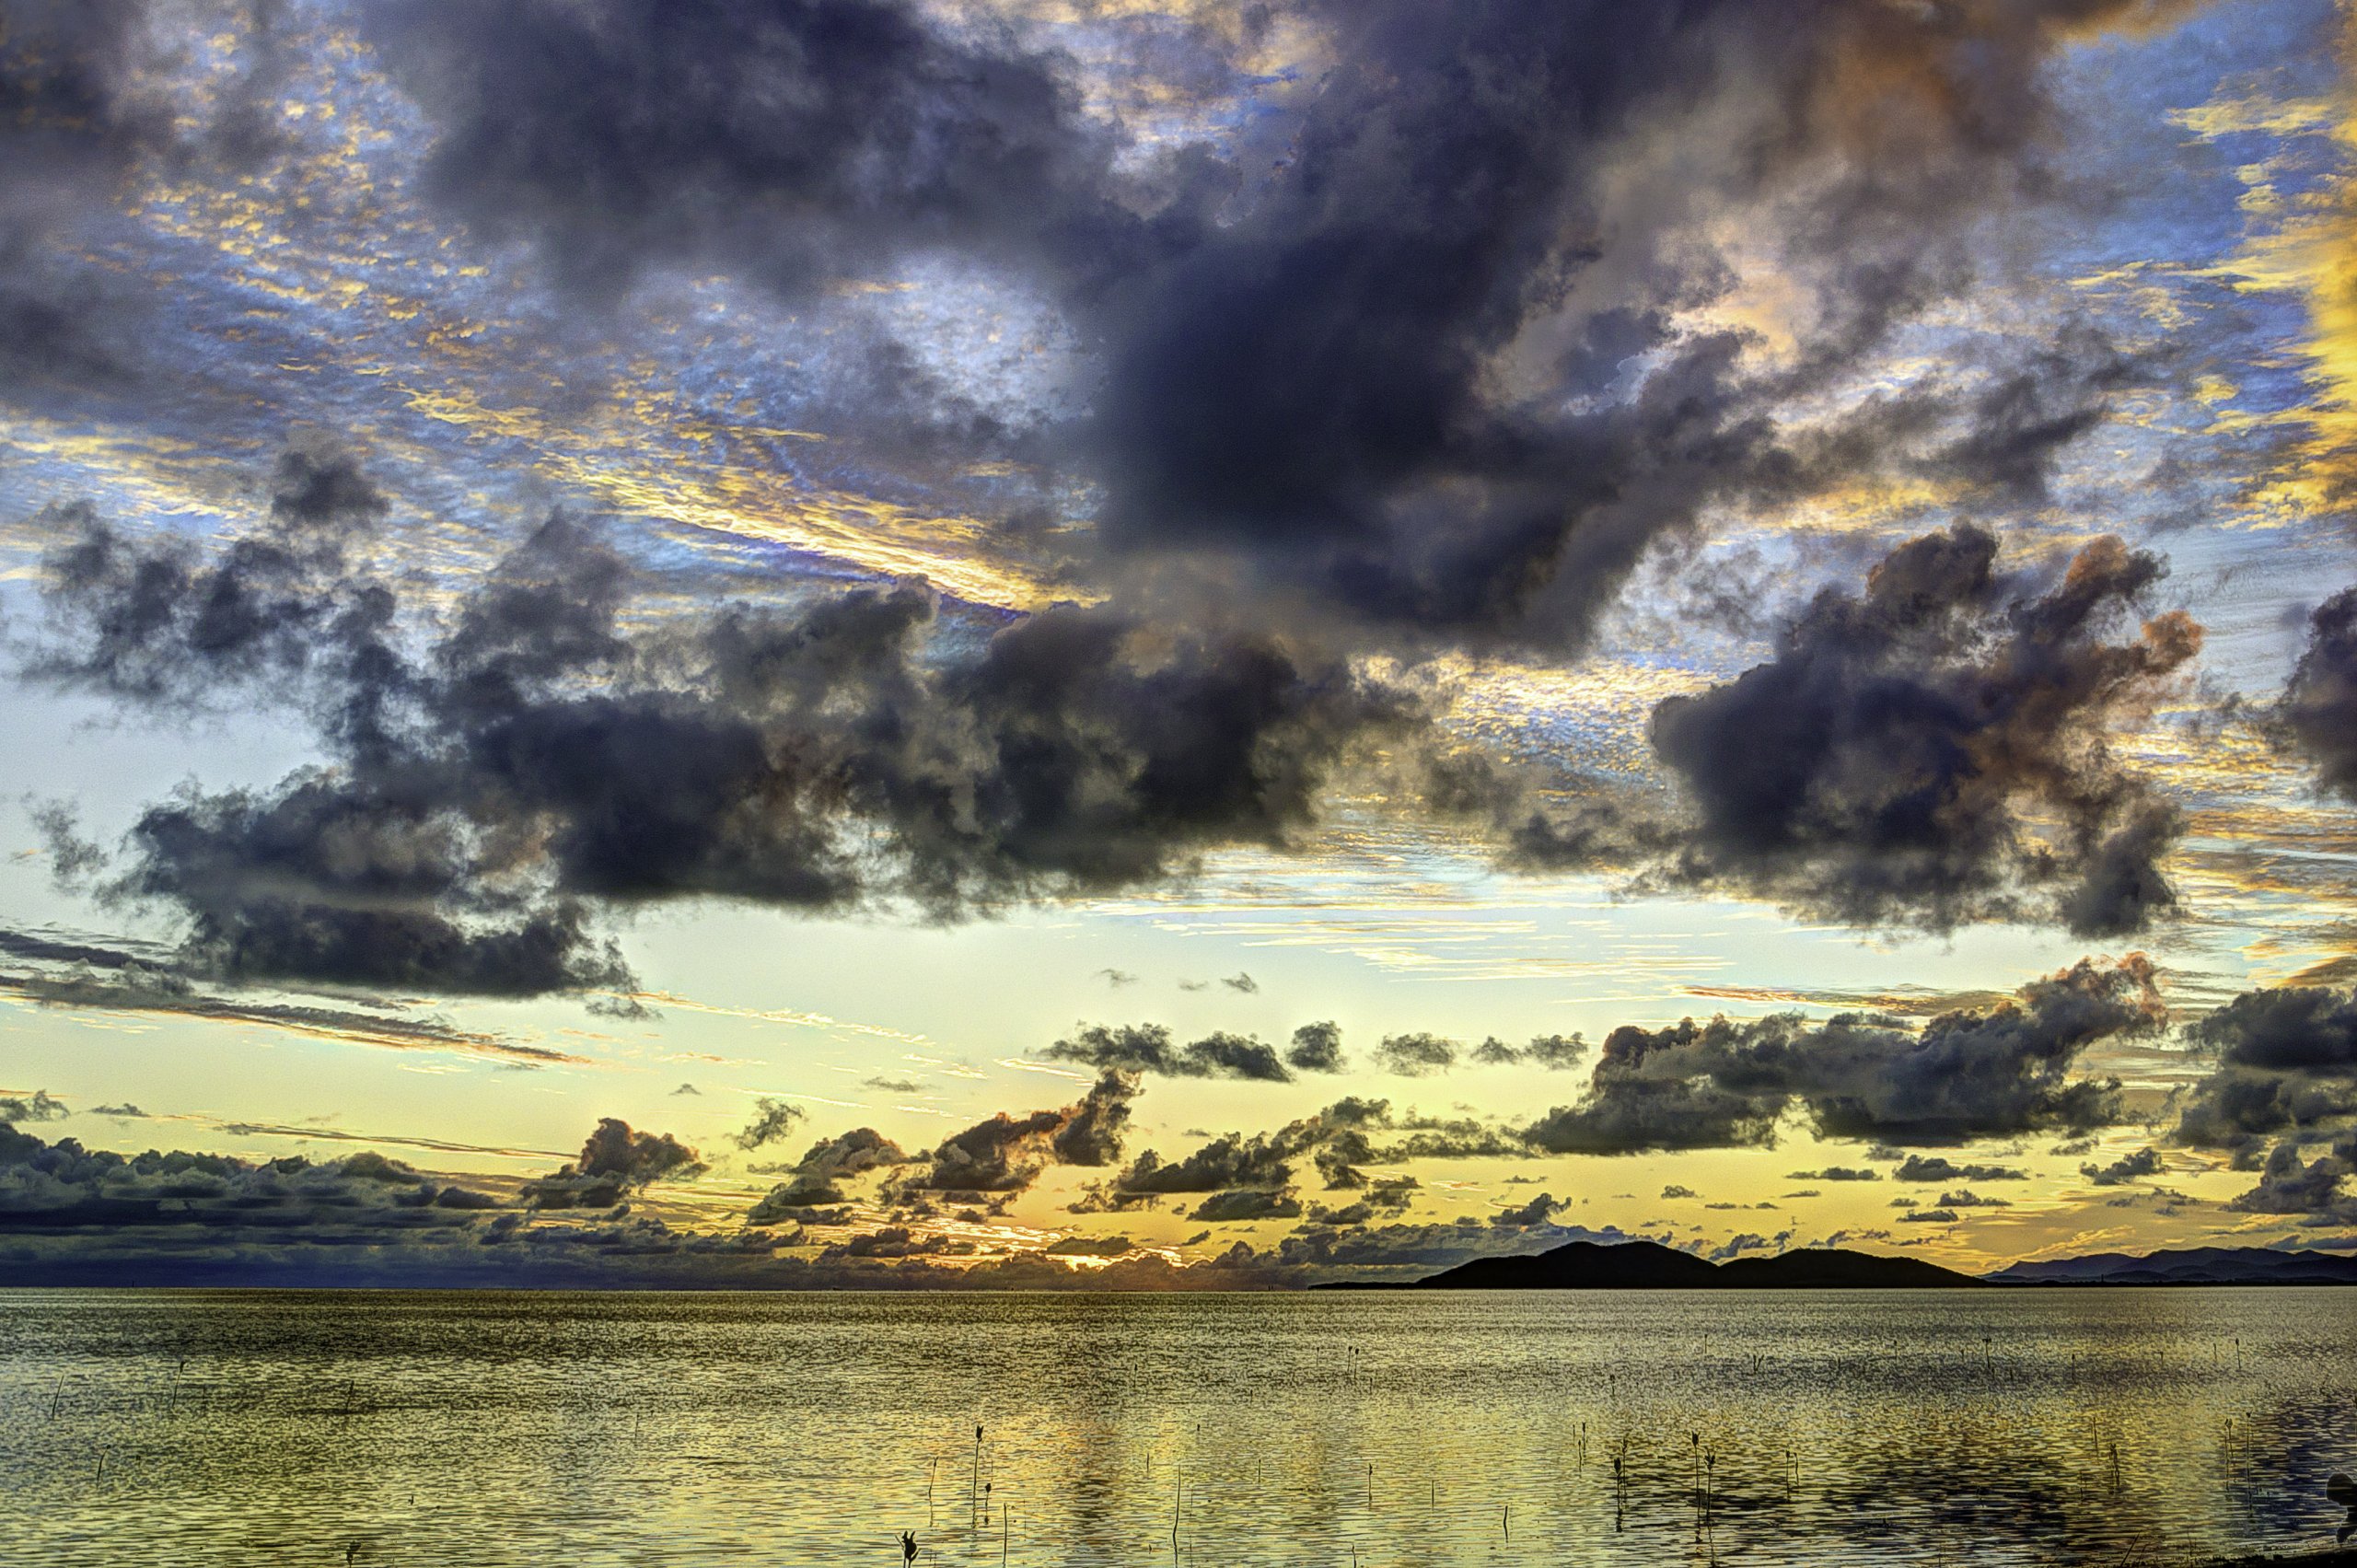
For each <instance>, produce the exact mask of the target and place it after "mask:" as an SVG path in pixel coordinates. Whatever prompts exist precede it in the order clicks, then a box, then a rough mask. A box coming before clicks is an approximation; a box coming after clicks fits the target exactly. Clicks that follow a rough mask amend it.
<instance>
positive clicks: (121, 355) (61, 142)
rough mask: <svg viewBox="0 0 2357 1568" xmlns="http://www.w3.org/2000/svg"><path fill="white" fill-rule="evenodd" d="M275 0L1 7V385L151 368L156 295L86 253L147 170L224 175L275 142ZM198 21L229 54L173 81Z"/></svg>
mask: <svg viewBox="0 0 2357 1568" xmlns="http://www.w3.org/2000/svg"><path fill="white" fill-rule="evenodd" d="M278 12H279V6H278V4H277V3H276V0H219V3H215V4H210V5H205V6H202V7H201V8H199V9H197V10H196V11H195V13H194V14H193V15H191V14H190V13H189V11H188V10H187V9H186V8H184V7H181V6H165V5H161V4H157V3H154V0H8V4H7V5H6V7H5V11H0V399H5V400H6V401H9V402H12V403H19V404H21V403H28V402H34V401H41V400H43V399H46V398H48V397H51V396H53V395H56V394H61V393H62V394H64V395H66V396H69V397H70V396H72V395H74V394H77V393H82V392H87V391H89V390H92V389H135V388H137V387H138V385H139V383H140V382H141V380H142V378H143V377H146V378H151V379H152V378H154V377H155V374H156V366H155V364H154V363H153V361H152V360H151V359H150V358H149V357H148V355H147V354H146V353H145V342H144V337H143V331H142V330H143V329H144V328H145V327H147V326H148V325H149V324H150V322H151V317H150V314H149V312H150V310H151V308H152V304H153V298H154V296H153V294H152V291H149V290H146V289H143V288H141V287H139V286H136V285H134V284H132V283H130V282H128V281H126V280H125V279H124V278H122V276H120V275H118V274H117V273H116V272H115V271H114V269H111V268H109V267H106V266H103V265H94V264H90V263H89V262H88V261H86V260H85V255H86V248H95V246H96V245H97V244H98V243H99V236H100V235H101V234H102V233H103V231H104V228H105V226H106V225H107V223H108V221H109V220H110V219H112V218H113V217H115V216H116V215H117V211H118V203H121V202H122V201H123V200H124V199H125V198H126V197H127V196H129V195H130V194H131V193H132V192H134V191H135V190H136V189H137V187H138V185H139V184H140V182H141V180H142V179H143V178H153V177H157V176H162V177H167V178H172V179H178V180H191V181H200V180H202V181H216V182H226V181H229V180H238V179H239V178H241V177H244V176H247V175H250V174H252V173H255V172H257V171H259V170H260V169H261V168H262V167H263V166H264V164H265V163H266V162H267V160H268V159H269V158H270V157H273V155H275V154H276V153H277V152H279V151H280V150H281V148H282V147H283V145H284V138H283V137H282V136H280V135H279V134H277V130H278V127H280V126H283V125H284V116H283V114H282V113H281V112H280V104H281V102H282V100H283V97H284V95H283V93H282V92H281V91H280V88H281V87H283V86H284V66H285V56H284V52H283V50H282V49H281V47H280V38H279V34H278V20H279V17H278ZM189 27H201V28H203V29H205V32H206V34H207V35H208V38H209V41H211V42H212V43H213V44H214V46H215V48H217V49H219V50H220V56H219V62H220V64H222V65H224V66H226V69H223V70H216V71H215V72H213V73H211V74H210V79H209V80H208V82H207V83H206V87H207V88H208V91H207V92H206V93H204V94H203V101H202V102H192V100H191V99H189V98H188V97H187V96H186V95H185V94H180V93H176V92H175V91H174V90H173V88H174V86H175V84H174V82H173V81H172V79H171V78H172V77H173V75H174V74H175V73H176V72H180V71H183V70H184V68H185V65H186V64H187V51H185V50H184V49H182V48H178V47H175V46H174V44H173V42H172V33H173V31H174V29H176V28H178V29H186V28H189Z"/></svg>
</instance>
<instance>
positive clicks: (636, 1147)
mask: <svg viewBox="0 0 2357 1568" xmlns="http://www.w3.org/2000/svg"><path fill="white" fill-rule="evenodd" d="M703 1170H704V1167H703V1165H702V1162H701V1161H699V1160H698V1159H697V1158H696V1152H695V1151H694V1150H693V1149H691V1148H689V1147H688V1146H687V1145H686V1144H682V1143H680V1142H679V1140H678V1139H676V1138H674V1137H672V1136H671V1134H669V1133H668V1132H633V1131H632V1129H631V1125H630V1123H629V1122H627V1121H618V1120H616V1119H615V1118H613V1117H610V1116H608V1117H602V1118H600V1119H599V1120H598V1126H597V1130H596V1131H594V1132H591V1133H590V1134H589V1136H588V1138H587V1140H586V1141H585V1142H584V1143H583V1144H582V1145H581V1153H580V1155H579V1156H578V1157H576V1158H575V1160H574V1161H573V1163H572V1164H570V1165H566V1166H561V1167H558V1168H557V1169H556V1170H555V1171H553V1172H552V1173H551V1174H550V1175H547V1176H544V1177H541V1178H540V1179H538V1180H536V1181H532V1182H528V1183H527V1184H526V1186H525V1188H524V1190H523V1192H522V1197H523V1200H524V1201H525V1202H528V1203H529V1204H530V1205H531V1206H532V1207H533V1208H536V1209H609V1208H611V1207H613V1206H614V1205H615V1204H616V1203H619V1202H621V1200H622V1198H623V1196H624V1194H626V1193H630V1192H633V1191H637V1190H638V1189H639V1188H642V1187H644V1186H645V1185H647V1184H648V1183H649V1182H653V1181H662V1180H667V1179H668V1180H675V1181H688V1180H692V1179H695V1178H696V1177H698V1176H701V1175H702V1174H703Z"/></svg>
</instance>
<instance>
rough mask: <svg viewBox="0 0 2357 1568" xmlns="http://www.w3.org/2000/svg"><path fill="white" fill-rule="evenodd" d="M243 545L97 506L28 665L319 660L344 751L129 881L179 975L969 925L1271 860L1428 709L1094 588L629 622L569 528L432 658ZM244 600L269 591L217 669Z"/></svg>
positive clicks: (516, 991) (242, 622)
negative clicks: (624, 917) (1139, 614)
mask: <svg viewBox="0 0 2357 1568" xmlns="http://www.w3.org/2000/svg"><path fill="white" fill-rule="evenodd" d="M251 542H252V541H250V540H239V541H233V542H232V543H231V544H229V545H228V546H226V547H225V549H224V551H223V552H221V553H220V554H219V556H218V557H217V558H216V559H215V560H214V561H212V562H211V563H206V564H203V565H197V564H192V563H187V562H183V561H181V560H180V555H181V553H182V552H180V549H179V547H177V546H172V545H168V544H159V543H155V542H153V541H139V542H134V541H131V540H125V539H123V538H122V537H120V536H117V535H114V534H112V533H111V532H110V531H108V530H106V529H105V528H104V526H103V525H102V524H99V522H97V520H96V519H95V518H85V519H83V521H82V525H81V531H80V533H79V535H78V538H77V540H76V541H75V542H72V543H69V544H67V545H65V546H64V547H62V548H61V549H60V550H59V551H58V552H55V553H53V554H52V557H51V558H50V560H49V563H48V590H47V591H48V596H49V602H50V605H51V608H52V612H53V621H52V634H51V641H50V647H49V651H48V653H47V654H46V655H45V656H44V659H43V662H42V663H41V666H40V673H41V674H42V675H43V676H44V677H45V678H46V679H52V680H54V681H59V682H64V683H68V684H75V685H83V686H95V687H98V688H100V689H102V690H106V691H111V692H113V693H114V694H116V695H118V696H121V697H124V698H127V699H132V700H143V701H168V700H173V699H172V694H171V693H170V692H168V691H163V690H161V688H163V687H166V686H168V685H170V684H172V683H173V682H176V681H179V680H180V679H184V678H186V677H187V676H188V675H189V674H190V672H194V671H203V672H208V679H212V678H216V677H217V678H218V679H247V678H249V677H250V676H251V675H253V674H254V673H255V672H256V671H257V670H259V669H261V668H265V667H267V668H271V669H279V670H295V669H296V668H299V671H300V673H301V676H302V678H303V679H304V680H305V682H306V683H307V689H308V691H310V692H311V697H310V699H309V702H310V705H311V707H312V709H313V711H314V712H315V714H317V716H318V718H319V726H320V731H321V734H320V738H321V739H322V741H324V742H325V743H326V744H327V745H328V746H329V748H330V749H331V751H332V752H333V753H334V754H335V756H336V760H337V766H336V767H335V768H333V769H326V770H306V771H303V772H297V773H295V774H293V775H290V776H289V777H288V778H286V779H285V780H284V781H282V782H281V783H280V784H277V785H276V786H274V787H272V788H268V789H264V790H260V791H229V792H226V793H220V794H213V795H205V794H202V793H195V792H191V793H186V794H183V795H182V796H180V797H178V798H175V799H174V800H172V801H170V802H168V803H166V804H162V805H158V806H155V807H150V808H149V809H148V810H147V811H145V813H144V814H143V815H142V816H141V817H140V819H138V821H137V822H136V823H135V824H134V828H133V830H132V832H131V835H130V849H131V865H130V868H129V869H128V870H127V871H126V872H125V873H124V874H123V875H122V877H120V878H118V879H117V880H116V881H115V882H114V883H112V884H111V886H110V891H111V893H112V894H113V895H114V896H116V897H118V898H122V899H127V900H140V901H143V902H148V903H156V904H160V905H163V906H165V907H168V908H171V909H175V910H177V911H178V912H180V913H181V914H182V915H183V916H184V917H185V919H186V921H187V923H188V925H189V936H188V939H187V942H186V943H185V945H184V947H183V948H182V950H181V955H180V956H181V959H182V962H183V964H184V965H185V967H186V968H187V969H188V970H191V971H192V972H200V973H203V974H208V975H213V976H216V977H219V978H222V979H226V980H237V981H270V980H280V981H285V980H303V981H332V982H340V983H346V984H366V985H373V986H384V987H398V988H402V989H409V988H417V989H426V990H440V991H448V992H469V993H481V994H487V995H527V994H535V993H543V992H550V991H564V990H589V991H602V992H615V991H621V992H628V991H630V990H632V989H633V985H632V982H631V978H630V976H629V974H628V972H627V970H625V969H624V967H623V966H622V963H621V958H620V957H619V955H618V953H617V952H616V951H615V950H614V948H613V947H612V946H611V944H610V943H606V942H602V941H600V940H599V939H598V938H597V937H596V936H595V935H593V933H592V932H591V930H590V928H589V922H590V918H591V914H592V911H593V908H594V906H597V905H599V904H609V905H630V904H639V903H646V902H651V901H656V900H665V899H679V898H694V897H728V898H737V899H742V900H753V901H759V902H765V903H772V904H776V905H781V906H784V907H788V908H797V909H806V910H814V911H817V910H830V909H842V908H847V907H853V906H856V905H859V904H861V903H863V902H866V901H871V900H902V901H906V902H910V903H913V904H915V905H917V906H920V907H922V908H923V909H926V910H928V911H931V912H935V913H938V914H943V915H950V914H956V913H959V912H973V911H976V910H979V909H984V908H988V907H991V906H993V905H994V904H996V903H998V902H1002V901H1004V900H1010V899H1015V898H1020V897H1028V896H1051V895H1055V894H1059V893H1066V892H1077V891H1084V890H1088V889H1112V888H1118V887H1121V886H1125V885H1130V884H1134V883H1139V882H1151V881H1153V880H1155V879H1157V878H1160V877H1166V876H1167V875H1170V874H1172V873H1173V872H1174V871H1175V870H1176V869H1178V868H1179V867H1180V866H1181V865H1183V864H1185V863H1186V862H1187V861H1189V860H1190V858H1191V857H1192V856H1193V855H1195V854H1198V853H1200V852H1202V851H1204V850H1207V849H1210V848H1213V847H1216V846H1218V845H1220V844H1223V843H1261V844H1267V845H1271V846H1278V847H1281V846H1282V845H1283V843H1284V842H1286V841H1287V839H1288V838H1289V836H1290V835H1291V834H1293V833H1294V832H1295V831H1296V830H1299V829H1302V828H1304V827H1306V826H1307V825H1309V824H1310V823H1311V822H1312V821H1313V820H1314V819H1315V817H1316V814H1317V804H1318V792H1319V789H1320V787H1321V784H1322V782H1323V780H1324V779H1325V778H1326V776H1327V775H1328V773H1329V772H1330V771H1331V770H1332V769H1333V768H1334V767H1335V766H1337V765H1338V764H1339V762H1340V761H1341V759H1342V758H1343V756H1344V754H1345V753H1346V752H1347V751H1348V750H1349V749H1350V748H1351V747H1352V746H1353V744H1354V743H1355V742H1356V741H1357V740H1359V739H1360V738H1364V737H1369V736H1373V735H1376V734H1380V733H1393V732H1398V731H1399V729H1401V727H1402V726H1411V725H1412V724H1413V723H1415V722H1417V719H1416V715H1415V714H1414V713H1413V710H1412V705H1411V704H1409V703H1407V702H1406V701H1405V700H1404V699H1399V698H1396V697H1393V696H1391V695H1388V694H1387V693H1385V692H1383V691H1378V690H1376V689H1375V688H1372V687H1370V686H1369V685H1368V684H1367V683H1366V682H1365V681H1364V680H1363V679H1359V678H1358V677H1356V676H1354V675H1353V674H1352V673H1350V672H1349V671H1348V670H1346V669H1345V668H1342V667H1341V666H1340V665H1339V664H1337V663H1334V662H1333V661H1331V660H1330V659H1322V658H1320V657H1318V656H1312V655H1308V654H1306V653H1304V652H1302V651H1301V650H1299V649H1298V648H1296V647H1295V646H1294V645H1291V644H1289V643H1286V642H1284V641H1283V640H1282V639H1276V638H1273V637H1271V636H1267V635H1262V634H1259V633H1238V634H1237V636H1235V637H1221V636H1218V635H1214V634H1210V633H1206V634H1205V635H1204V636H1202V637H1199V638H1191V639H1190V638H1181V639H1179V641H1178V642H1176V643H1174V642H1172V641H1171V640H1170V639H1169V638H1167V637H1165V636H1162V635H1160V634H1159V633H1155V634H1152V635H1148V634H1147V629H1146V628H1145V627H1144V625H1143V624H1142V623H1140V622H1138V621H1133V620H1131V619H1125V618H1124V617H1123V616H1122V615H1121V614H1120V613H1118V612H1115V611H1112V610H1102V609H1098V610H1082V609H1065V610H1052V611H1048V612H1043V613H1041V614H1039V615H1036V616H1033V617H1031V618H1029V619H1028V620H1025V621H1020V622H1018V623H1016V624H1014V625H1011V626H1008V627H1006V628H1005V629H1004V630H1003V631H1000V632H999V633H997V634H996V635H994V636H993V637H990V638H988V639H987V640H986V641H985V642H984V643H983V644H982V645H981V647H980V648H979V651H976V652H973V653H971V654H970V655H968V656H965V657H963V658H952V659H949V660H948V661H947V662H946V663H945V662H942V661H940V660H937V659H934V658H931V657H928V656H927V645H928V639H929V637H930V635H931V632H932V628H933V623H934V621H935V602H934V600H933V599H932V598H929V597H928V596H926V595H925V594H923V593H922V592H920V591H918V590H917V589H914V588H910V587H900V588H892V589H884V590H877V589H862V590H856V591H853V592H851V593H849V594H846V595H843V596H842V597H840V598H834V599H830V600H826V601H823V602H821V603H819V605H817V606H816V607H814V608H812V609H809V610H805V611H803V612H801V613H798V614H788V613H784V612H772V611H768V610H753V609H749V608H742V607H738V608H727V609H723V610H716V611H714V612H712V613H710V614H709V615H707V616H704V617H702V619H700V620H694V621H692V622H691V624H687V625H679V624H670V623H666V624H662V625H656V626H650V627H644V628H641V627H634V626H633V625H631V624H629V623H627V622H626V618H625V611H626V610H627V608H628V606H629V602H630V599H631V596H632V593H633V583H634V577H633V571H632V569H631V568H630V567H629V565H628V564H627V563H625V562H624V561H623V559H622V558H621V556H620V555H619V554H618V553H616V552H614V551H613V550H612V549H611V548H610V546H609V545H607V544H606V543H605V542H604V541H603V540H601V539H600V538H599V537H598V534H597V532H596V531H595V530H594V529H592V528H589V527H588V526H587V525H586V524H583V523H581V522H579V521H577V520H575V519H574V518H571V517H566V516H565V515H563V514H562V513H560V514H556V515H554V516H552V517H550V518H549V519H548V520H547V521H546V522H545V523H544V524H543V525H542V526H540V528H537V529H535V530H534V531H533V532H532V533H531V534H530V535H529V536H528V538H527V539H526V540H524V541H523V542H522V543H521V544H520V545H518V546H517V548H516V550H515V551H514V552H511V553H510V554H509V556H508V557H507V558H506V559H505V562H504V563H502V564H501V565H499V566H498V567H497V568H496V569H495V570H493V572H492V573H490V574H489V575H487V576H486V577H485V578H484V579H483V580H482V581H481V582H480V583H479V584H477V585H476V586H475V587H473V589H472V590H471V591H470V593H468V594H467V595H466V596H465V597H464V598H463V600H462V602H461V603H460V605H459V608H458V609H457V610H456V612H455V613H454V614H453V615H451V616H450V617H449V618H448V620H447V622H446V623H445V624H444V625H443V627H442V629H441V630H440V632H439V633H438V635H436V636H435V637H434V638H433V639H432V640H431V642H430V645H428V646H427V647H426V648H425V649H424V652H422V653H419V654H414V655H412V654H410V653H408V652H406V651H405V650H406V649H407V647H408V646H409V645H410V642H411V641H412V640H411V639H408V638H406V637H404V636H403V635H402V634H401V630H400V628H401V623H402V620H403V615H402V604H401V596H400V594H399V593H398V592H397V591H396V589H395V588H394V587H392V586H390V585H389V584H387V583H383V582H377V581H374V580H370V579H367V578H365V577H359V576H353V575H337V574H335V573H334V572H332V571H330V570H328V569H327V567H326V566H324V565H322V564H321V563H319V561H317V560H314V559H313V558H311V557H308V556H296V555H294V554H290V552H286V551H284V550H281V549H278V548H277V547H276V546H269V547H268V548H263V547H261V546H255V547H254V548H248V547H249V545H250V544H251ZM264 545H268V540H264ZM258 562H261V563H267V566H266V569H265V566H264V565H262V564H257V563H258ZM233 590H234V591H233ZM225 597H226V598H231V599H234V600H236V601H238V603H240V604H245V603H248V602H249V601H252V602H258V603H261V604H262V605H263V606H264V609H263V610H257V611H252V612H250V613H241V616H240V618H239V619H238V621H237V622H236V630H235V631H234V633H233V634H225V635H226V641H225V642H224V644H223V646H224V648H225V649H226V652H224V653H222V654H220V655H218V656H204V655H203V654H202V653H201V652H200V651H197V645H198V644H199V643H200V642H201V641H202V640H203V637H204V636H206V635H208V634H209V633H205V631H204V620H203V618H204V615H205V613H206V610H205V607H206V606H208V605H210V604H212V603H214V602H215V601H217V600H220V599H222V598H225ZM257 628H259V629H257Z"/></svg>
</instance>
